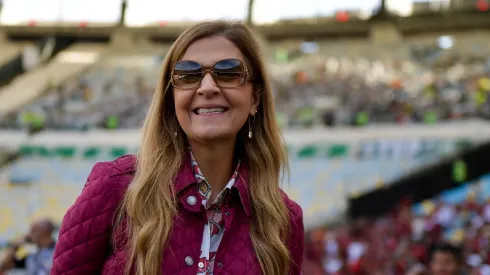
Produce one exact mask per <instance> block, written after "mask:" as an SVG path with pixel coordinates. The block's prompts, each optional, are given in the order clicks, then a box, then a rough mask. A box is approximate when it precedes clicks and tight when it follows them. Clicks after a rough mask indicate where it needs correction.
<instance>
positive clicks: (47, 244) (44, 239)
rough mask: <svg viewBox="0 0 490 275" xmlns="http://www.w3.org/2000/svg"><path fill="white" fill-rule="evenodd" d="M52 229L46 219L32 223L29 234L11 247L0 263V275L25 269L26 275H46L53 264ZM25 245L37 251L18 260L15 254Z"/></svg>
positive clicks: (53, 227) (51, 225) (52, 226)
mask: <svg viewBox="0 0 490 275" xmlns="http://www.w3.org/2000/svg"><path fill="white" fill-rule="evenodd" d="M54 229H55V226H54V225H53V223H52V222H51V221H50V220H49V219H47V218H43V219H39V220H37V221H35V222H34V223H32V225H31V230H30V232H29V234H28V235H27V236H25V237H24V238H22V239H21V240H20V241H17V242H15V243H13V244H12V245H11V247H10V249H9V250H10V251H9V252H7V255H6V257H5V258H4V259H3V261H2V262H1V263H0V275H2V274H4V273H5V272H7V271H9V270H11V269H25V271H26V275H48V274H49V272H50V269H51V266H52V264H53V252H54V247H55V241H54V239H53V232H54ZM27 243H32V244H34V245H35V246H36V247H37V251H36V252H35V253H33V254H30V255H28V256H27V257H25V258H22V259H19V258H18V257H17V255H16V254H17V252H18V250H19V248H20V247H22V246H23V245H25V244H27Z"/></svg>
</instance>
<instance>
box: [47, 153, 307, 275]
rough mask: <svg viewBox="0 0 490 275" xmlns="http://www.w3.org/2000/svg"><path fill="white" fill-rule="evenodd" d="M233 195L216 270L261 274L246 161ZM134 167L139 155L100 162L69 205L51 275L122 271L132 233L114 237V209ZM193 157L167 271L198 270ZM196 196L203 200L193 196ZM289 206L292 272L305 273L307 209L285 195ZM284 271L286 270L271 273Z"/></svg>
mask: <svg viewBox="0 0 490 275" xmlns="http://www.w3.org/2000/svg"><path fill="white" fill-rule="evenodd" d="M241 167H243V168H240V172H239V175H240V176H239V178H238V179H237V181H236V182H235V185H234V187H233V191H232V193H231V194H232V195H231V196H228V198H229V200H227V201H225V207H226V208H225V210H224V211H225V212H224V213H225V215H224V218H225V235H224V237H223V240H222V242H221V244H220V247H219V250H218V252H217V254H216V260H215V263H216V266H215V268H214V275H225V274H226V275H243V274H261V270H260V265H259V262H258V260H257V258H256V256H255V253H254V249H253V245H252V241H251V239H250V235H249V225H250V218H251V217H250V215H252V212H251V208H250V203H249V197H248V192H247V185H246V180H247V178H248V176H247V175H248V174H247V169H246V167H245V165H242V166H241ZM134 171H135V157H134V156H124V157H121V158H119V159H117V160H115V161H111V162H101V163H97V164H96V165H95V166H94V168H93V170H92V172H91V173H90V175H89V177H88V180H87V183H86V184H85V187H84V189H83V191H82V194H81V195H80V196H79V197H78V199H77V200H76V202H75V204H74V205H73V206H72V207H70V208H69V209H68V212H67V213H66V215H65V217H64V219H63V224H62V226H61V231H60V234H59V239H58V242H57V245H56V249H55V254H54V263H53V268H52V270H51V275H58V274H67V275H68V274H69V275H78V274H80V275H91V274H107V275H109V274H111V275H121V274H123V270H124V267H125V264H126V254H127V251H126V249H125V244H126V243H127V238H126V237H125V236H124V235H123V234H121V233H119V230H117V231H115V232H114V234H115V236H114V237H115V240H116V243H113V242H111V234H112V233H113V232H112V227H113V220H114V213H115V211H116V208H117V207H118V204H119V203H120V201H121V199H122V197H123V195H124V192H125V191H126V188H127V186H128V184H129V183H130V181H131V179H132V177H133V174H134ZM193 183H195V177H194V173H193V171H192V168H191V163H190V161H186V162H185V163H184V164H183V165H182V168H181V171H180V172H179V174H178V176H177V178H176V182H175V184H176V190H177V192H178V194H179V201H180V210H179V211H180V215H179V217H176V218H175V220H174V227H173V231H172V233H171V236H170V239H169V244H168V246H167V247H166V249H165V251H164V253H163V259H162V270H163V273H164V274H172V275H196V273H197V269H198V267H197V263H198V262H199V255H200V250H201V241H202V236H203V235H202V228H203V224H204V223H205V221H206V217H205V214H204V212H201V205H202V204H201V201H199V198H200V196H198V193H197V190H196V188H190V186H191V185H192V184H193ZM191 196H193V197H194V198H197V199H198V202H197V203H195V199H194V198H192V199H190V200H189V201H190V202H191V204H192V205H191V204H189V203H188V202H187V201H188V198H189V197H191ZM284 200H285V202H286V204H287V206H288V208H289V210H290V217H291V231H290V235H289V239H288V246H289V250H290V252H291V257H292V263H291V268H290V274H291V275H299V274H300V273H301V265H302V261H303V246H304V228H303V214H302V210H301V208H300V206H299V205H298V204H296V203H295V202H293V201H292V200H290V199H289V198H288V197H287V196H286V195H285V194H284ZM267 275H282V274H267Z"/></svg>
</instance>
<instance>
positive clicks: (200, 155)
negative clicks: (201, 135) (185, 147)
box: [191, 140, 235, 201]
mask: <svg viewBox="0 0 490 275" xmlns="http://www.w3.org/2000/svg"><path fill="white" fill-rule="evenodd" d="M234 148H235V141H234V140H233V141H230V142H226V141H220V142H219V144H218V143H216V144H212V145H209V144H196V143H194V144H193V143H191V150H192V154H193V155H194V158H195V160H196V161H197V164H198V165H199V168H200V169H201V172H202V174H203V176H204V177H205V178H206V180H207V181H208V183H209V185H211V198H210V200H211V201H213V200H214V197H215V196H216V195H217V194H218V193H219V192H221V190H223V189H224V188H225V186H226V184H227V183H228V181H229V180H230V177H231V174H232V173H233V169H234V168H235V167H233V152H234Z"/></svg>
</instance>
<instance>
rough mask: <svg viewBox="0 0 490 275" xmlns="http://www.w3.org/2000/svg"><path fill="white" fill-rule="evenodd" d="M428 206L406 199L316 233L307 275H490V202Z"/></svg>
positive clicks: (308, 250) (311, 236) (469, 200)
mask: <svg viewBox="0 0 490 275" xmlns="http://www.w3.org/2000/svg"><path fill="white" fill-rule="evenodd" d="M423 208H424V211H422V212H418V211H415V210H414V208H413V207H412V205H411V203H410V201H409V200H406V201H404V202H401V203H400V205H399V206H398V207H397V209H395V210H394V211H393V212H392V213H390V214H387V215H385V216H383V217H379V218H376V219H361V218H360V219H356V220H354V221H352V222H350V223H349V224H348V225H339V226H336V227H332V228H327V229H318V230H314V231H311V232H310V233H309V235H308V236H307V247H306V255H305V260H306V264H305V270H307V271H305V274H312V275H315V274H318V275H320V274H322V275H348V274H349V275H486V274H490V200H486V201H485V200H479V199H478V198H477V197H476V195H475V194H471V195H469V196H468V198H467V199H466V200H465V201H464V202H462V203H458V204H449V203H443V202H441V201H439V202H437V201H435V202H433V203H429V204H426V205H425V206H424V207H423Z"/></svg>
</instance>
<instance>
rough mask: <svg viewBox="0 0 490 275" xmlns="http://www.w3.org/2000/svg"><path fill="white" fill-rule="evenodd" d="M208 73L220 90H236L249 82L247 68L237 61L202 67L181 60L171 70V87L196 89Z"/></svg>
mask: <svg viewBox="0 0 490 275" xmlns="http://www.w3.org/2000/svg"><path fill="white" fill-rule="evenodd" d="M207 72H209V73H211V76H212V77H213V80H214V82H215V83H216V85H217V86H218V87H220V88H236V87H239V86H242V85H243V84H244V83H245V82H247V81H250V80H251V78H250V77H249V73H248V70H247V68H246V67H245V66H244V65H243V63H242V61H240V60H238V59H224V60H220V61H218V62H216V64H214V65H213V66H211V67H204V66H203V65H202V64H200V63H199V62H196V61H190V60H182V61H179V62H177V63H175V65H174V68H173V70H172V79H171V82H172V86H173V87H174V88H178V89H196V88H197V87H199V86H200V85H201V81H202V79H203V78H204V75H205V74H206V73H207Z"/></svg>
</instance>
